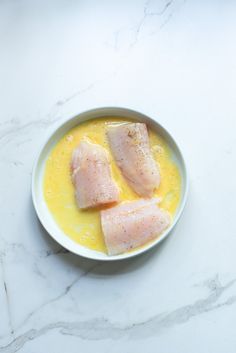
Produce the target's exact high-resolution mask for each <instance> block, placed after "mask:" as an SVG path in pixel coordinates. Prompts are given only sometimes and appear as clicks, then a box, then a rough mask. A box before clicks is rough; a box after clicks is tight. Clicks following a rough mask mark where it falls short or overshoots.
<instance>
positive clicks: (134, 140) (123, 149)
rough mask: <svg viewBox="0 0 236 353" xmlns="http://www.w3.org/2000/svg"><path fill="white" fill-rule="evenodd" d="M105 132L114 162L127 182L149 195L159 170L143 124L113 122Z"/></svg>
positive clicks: (134, 188)
mask: <svg viewBox="0 0 236 353" xmlns="http://www.w3.org/2000/svg"><path fill="white" fill-rule="evenodd" d="M107 135H108V139H109V144H110V147H111V150H112V153H113V155H114V157H115V160H116V163H117V164H118V166H119V168H120V170H121V172H122V174H123V175H124V177H125V178H126V180H127V182H128V184H129V185H130V186H131V187H132V188H133V190H134V191H135V192H136V193H137V194H138V195H140V196H142V197H151V196H152V195H153V192H154V190H155V188H157V187H158V186H159V184H160V172H159V167H158V165H157V163H156V162H155V160H154V158H153V156H152V154H151V150H150V146H149V137H148V131H147V127H146V125H145V124H142V123H128V124H122V125H118V126H113V127H110V128H109V130H108V133H107Z"/></svg>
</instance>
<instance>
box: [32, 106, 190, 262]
mask: <svg viewBox="0 0 236 353" xmlns="http://www.w3.org/2000/svg"><path fill="white" fill-rule="evenodd" d="M106 116H112V117H116V116H117V117H125V118H128V119H131V120H134V121H136V122H137V121H138V122H143V123H146V124H147V125H148V126H150V127H151V129H152V130H153V131H155V132H157V133H158V134H159V135H160V136H161V137H162V138H163V139H164V140H165V141H166V143H167V144H168V146H169V148H170V150H171V154H172V158H173V160H174V162H175V163H176V165H177V166H178V168H179V172H180V175H181V184H182V185H181V186H182V187H181V196H180V202H179V205H178V209H177V211H176V212H175V215H174V218H173V221H172V224H171V226H170V227H169V228H168V229H166V231H165V232H163V233H162V234H161V235H160V237H158V238H157V239H156V240H154V241H152V242H151V243H148V244H146V245H144V246H142V247H141V248H138V249H136V250H133V251H131V252H127V253H124V254H120V255H115V256H108V255H107V254H105V253H102V252H99V251H95V250H92V249H89V248H86V247H84V246H82V245H80V244H78V243H76V242H75V241H73V240H72V239H70V238H69V237H68V236H67V235H66V234H65V233H64V232H63V231H62V230H61V229H60V228H59V226H58V225H57V223H56V222H55V221H54V218H53V216H52V214H51V212H50V211H49V209H48V207H47V204H46V202H45V200H44V195H43V177H44V168H45V163H46V160H47V158H48V156H49V154H50V152H51V150H52V148H53V147H54V146H55V145H56V144H57V142H58V141H59V140H60V139H61V138H62V137H63V136H64V135H65V134H66V133H67V132H68V131H69V130H70V129H72V128H73V127H75V126H76V125H78V124H80V123H82V122H84V121H87V120H91V119H94V118H99V117H106ZM187 190H188V178H187V172H186V166H185V162H184V159H183V156H182V153H181V151H180V149H179V147H178V146H177V144H176V142H175V141H174V139H173V137H172V136H171V135H170V134H169V132H167V130H166V129H164V128H163V127H162V126H161V125H160V124H159V123H158V122H157V121H156V120H155V119H154V118H151V117H148V116H147V115H145V114H142V113H139V112H137V111H134V110H131V109H127V108H117V107H105V108H97V109H92V110H88V111H85V112H82V113H80V114H78V115H76V116H75V117H73V118H70V119H68V120H67V121H66V122H64V123H63V124H62V125H61V126H59V127H57V128H56V129H55V130H54V131H53V132H52V133H51V135H50V136H49V137H48V138H47V140H46V141H45V143H44V144H43V147H42V149H41V151H40V153H39V155H38V158H37V159H36V162H35V165H34V169H33V174H32V199H33V204H34V207H35V210H36V213H37V215H38V218H39V220H40V222H41V223H42V225H43V226H44V228H45V229H46V230H47V232H48V233H49V234H50V235H51V237H52V238H53V239H54V240H55V241H57V242H58V243H59V244H60V245H62V246H63V247H64V248H66V249H68V250H69V251H71V252H72V253H74V254H77V255H80V256H83V257H86V258H89V259H93V260H102V261H112V260H122V259H127V258H130V257H133V256H137V255H139V254H142V253H144V252H146V251H148V250H150V249H152V248H153V247H154V246H156V245H157V244H159V243H160V242H161V241H163V240H164V239H165V238H166V237H167V236H168V235H169V234H170V233H171V231H172V229H173V228H174V227H175V225H176V223H177V222H178V220H179V218H180V216H181V214H182V212H183V209H184V206H185V202H186V197H187Z"/></svg>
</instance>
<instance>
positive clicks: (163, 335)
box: [0, 0, 236, 353]
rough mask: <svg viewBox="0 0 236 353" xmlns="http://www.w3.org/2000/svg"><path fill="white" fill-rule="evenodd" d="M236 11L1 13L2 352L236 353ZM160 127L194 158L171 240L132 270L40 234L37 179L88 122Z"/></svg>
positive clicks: (69, 6)
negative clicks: (106, 109)
mask: <svg viewBox="0 0 236 353" xmlns="http://www.w3.org/2000/svg"><path fill="white" fill-rule="evenodd" d="M235 11H236V3H235V1H230V0H226V1H220V0H216V1H213V0H212V1H211V0H209V1H205V2H203V1H193V0H187V1H183V0H169V1H168V0H165V1H161V0H156V1H154V0H148V1H146V2H145V0H142V1H141V0H136V1H131V0H129V1H124V0H122V1H108V0H102V1H95V0H88V1H76V0H70V1H68V0H51V1H46V0H43V1H30V0H21V1H14V0H8V1H6V0H3V1H1V3H0V52H1V55H0V77H1V79H0V97H1V104H0V166H1V175H0V195H1V197H0V220H1V226H0V352H1V353H2V352H3V353H13V352H20V353H42V352H49V351H50V352H51V353H54V352H55V353H64V352H70V353H78V352H82V353H90V352H98V353H100V352H101V353H108V352H109V353H120V352H122V353H133V352H136V353H143V352H145V353H154V352H157V351H158V352H161V353H189V352H191V353H199V352H201V353H209V352H214V353H222V352H224V353H225V352H227V353H235V351H236V335H235V320H236V256H235V253H236V223H235V222H234V217H235V200H234V197H235V193H236V182H235V180H236V138H235V128H236V125H235V124H236V105H235V92H236V60H235V57H236V41H235V35H236V21H235ZM99 106H124V107H128V108H133V109H136V110H140V111H142V112H144V113H146V114H149V115H151V116H152V117H155V118H156V119H158V121H160V123H161V124H163V125H164V126H165V127H166V128H167V129H168V130H169V131H170V132H171V133H172V134H173V136H174V137H175V138H176V140H177V141H178V143H179V145H180V146H181V149H182V151H183V153H184V156H185V158H186V162H187V166H188V171H189V175H190V192H189V198H188V202H187V206H186V209H185V212H184V215H183V217H182V219H181V221H180V223H179V224H178V226H177V227H176V229H175V231H174V232H173V234H172V236H171V237H169V238H168V239H167V240H166V241H165V242H163V243H162V244H161V245H160V246H159V247H157V248H155V249H154V250H152V251H150V252H148V253H146V254H144V255H142V256H139V257H137V258H134V259H131V260H129V261H124V262H115V263H102V262H93V261H89V260H86V259H83V258H80V257H77V256H75V255H72V254H70V253H69V252H67V251H65V250H64V249H63V248H61V247H60V246H59V245H58V244H57V243H55V242H54V241H53V240H52V239H51V238H50V237H49V236H48V234H47V233H46V232H45V231H44V229H43V228H42V227H41V225H40V224H39V222H38V220H37V217H36V215H35V212H34V209H33V206H32V201H31V172H32V165H33V162H34V160H35V157H36V155H37V153H38V150H39V147H40V146H41V144H42V142H43V140H44V139H45V135H46V134H48V133H50V131H51V130H52V129H54V128H55V127H56V126H57V125H58V124H61V123H62V122H63V120H65V119H67V118H68V117H70V116H73V115H75V114H76V113H78V112H80V111H83V110H86V109H89V108H93V107H99Z"/></svg>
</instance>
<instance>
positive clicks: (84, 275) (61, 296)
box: [18, 262, 103, 328]
mask: <svg viewBox="0 0 236 353" xmlns="http://www.w3.org/2000/svg"><path fill="white" fill-rule="evenodd" d="M102 264H103V263H97V262H96V264H94V265H93V266H90V267H89V268H88V269H87V270H86V271H84V272H83V273H81V274H80V275H79V276H77V277H76V278H75V279H74V280H73V281H72V282H71V283H70V284H69V285H67V286H66V288H65V289H64V290H63V291H62V292H61V293H60V294H58V295H57V296H55V297H54V298H51V299H49V300H48V301H46V302H45V303H43V304H42V305H40V306H39V307H38V308H36V309H35V310H33V311H32V312H30V313H29V314H28V315H27V317H26V318H25V320H24V321H23V322H22V323H21V325H20V326H19V327H18V328H20V327H21V326H22V325H24V324H25V323H26V322H28V320H29V319H30V318H31V317H32V316H33V315H35V314H36V313H37V312H38V311H40V310H42V309H43V308H45V307H46V306H48V305H49V304H52V303H55V302H56V301H58V300H60V299H61V298H63V297H65V296H66V295H67V294H68V293H69V292H70V291H71V289H72V288H73V287H74V285H75V284H77V283H78V282H79V281H80V280H81V279H82V278H83V277H86V276H87V275H88V274H89V273H90V272H91V271H93V270H95V269H96V268H97V267H99V266H101V265H102Z"/></svg>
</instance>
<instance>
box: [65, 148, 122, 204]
mask: <svg viewBox="0 0 236 353" xmlns="http://www.w3.org/2000/svg"><path fill="white" fill-rule="evenodd" d="M71 169H72V181H73V183H74V186H75V196H76V201H77V204H78V206H79V208H88V207H96V206H99V205H106V204H111V203H113V202H117V201H119V189H118V187H117V185H116V183H115V182H114V181H113V179H112V176H111V170H110V164H109V159H108V154H107V152H106V150H105V149H104V148H103V147H101V146H99V145H97V144H94V143H90V142H87V141H81V142H80V144H79V145H78V147H77V148H76V149H75V150H74V152H73V155H72V161H71Z"/></svg>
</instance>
